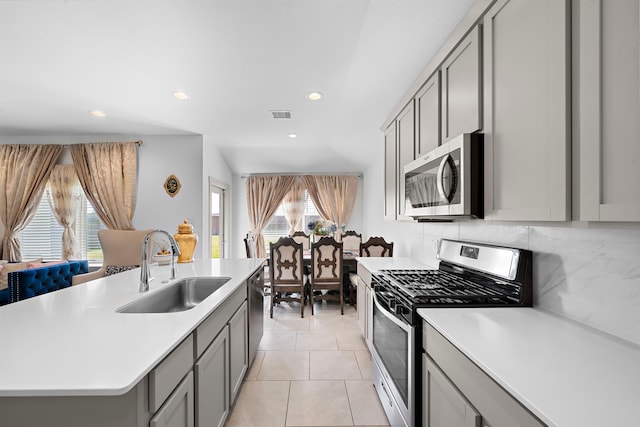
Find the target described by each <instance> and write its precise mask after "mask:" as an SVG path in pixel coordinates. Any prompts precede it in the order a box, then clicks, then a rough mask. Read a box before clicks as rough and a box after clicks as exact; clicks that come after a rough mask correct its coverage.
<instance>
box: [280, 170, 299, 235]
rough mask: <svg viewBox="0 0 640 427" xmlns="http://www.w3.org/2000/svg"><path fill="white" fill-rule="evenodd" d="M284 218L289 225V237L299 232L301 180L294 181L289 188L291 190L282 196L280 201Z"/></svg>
mask: <svg viewBox="0 0 640 427" xmlns="http://www.w3.org/2000/svg"><path fill="white" fill-rule="evenodd" d="M282 205H283V207H284V216H285V218H286V219H287V224H289V236H291V235H292V234H293V233H295V232H296V230H300V229H301V228H300V227H299V225H300V220H301V219H302V217H303V215H304V184H303V183H302V180H300V179H296V181H295V182H294V183H293V185H292V186H291V190H289V192H288V193H287V194H286V195H285V196H284V200H283V201H282Z"/></svg>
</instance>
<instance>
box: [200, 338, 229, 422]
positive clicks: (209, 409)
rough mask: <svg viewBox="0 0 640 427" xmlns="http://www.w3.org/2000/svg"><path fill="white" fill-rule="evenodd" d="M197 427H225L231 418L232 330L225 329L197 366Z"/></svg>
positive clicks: (203, 354)
mask: <svg viewBox="0 0 640 427" xmlns="http://www.w3.org/2000/svg"><path fill="white" fill-rule="evenodd" d="M194 371H195V377H196V381H195V384H196V404H195V414H196V417H195V420H196V426H197V427H205V426H206V427H210V426H211V427H222V426H223V425H224V422H225V421H226V419H227V416H228V415H229V407H230V403H229V328H228V327H227V326H225V327H224V329H222V331H221V332H220V334H219V335H218V336H217V337H216V339H214V340H213V342H212V343H211V345H209V347H208V348H207V349H206V350H205V351H204V353H202V357H200V359H198V361H197V362H196V364H195V365H194Z"/></svg>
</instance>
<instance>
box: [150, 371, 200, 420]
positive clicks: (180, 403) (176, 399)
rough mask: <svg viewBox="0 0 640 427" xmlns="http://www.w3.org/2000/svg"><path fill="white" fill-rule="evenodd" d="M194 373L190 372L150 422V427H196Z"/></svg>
mask: <svg viewBox="0 0 640 427" xmlns="http://www.w3.org/2000/svg"><path fill="white" fill-rule="evenodd" d="M193 407H194V396H193V373H192V372H189V373H188V374H187V376H186V377H185V378H184V379H183V380H182V382H181V383H180V384H179V385H178V387H177V388H176V389H175V390H174V391H173V393H172V394H171V395H170V396H169V398H168V399H167V400H166V401H165V402H164V404H163V405H162V407H161V408H160V409H159V410H158V412H156V414H155V415H154V416H153V418H151V421H149V426H150V427H193V426H194V413H193Z"/></svg>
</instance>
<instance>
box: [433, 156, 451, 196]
mask: <svg viewBox="0 0 640 427" xmlns="http://www.w3.org/2000/svg"><path fill="white" fill-rule="evenodd" d="M449 158H450V156H449V155H448V154H447V155H446V156H443V157H442V160H441V161H440V166H438V174H437V178H436V183H437V187H438V193H440V197H442V199H443V200H446V201H447V202H449V201H450V199H449V195H448V194H447V193H445V191H444V169H445V167H446V166H447V163H448V162H449Z"/></svg>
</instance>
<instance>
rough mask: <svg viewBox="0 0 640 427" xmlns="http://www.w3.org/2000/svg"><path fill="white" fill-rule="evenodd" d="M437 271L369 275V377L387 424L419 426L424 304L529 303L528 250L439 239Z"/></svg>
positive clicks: (529, 264)
mask: <svg viewBox="0 0 640 427" xmlns="http://www.w3.org/2000/svg"><path fill="white" fill-rule="evenodd" d="M437 256H438V259H439V260H440V263H439V266H438V269H437V270H381V271H379V272H378V273H376V274H374V276H373V278H372V284H373V287H374V290H373V294H374V306H373V354H372V356H373V361H374V363H373V380H374V385H375V387H376V391H377V393H378V396H379V397H380V401H381V402H382V405H383V407H384V409H385V412H386V414H387V417H388V418H389V422H390V424H391V425H392V426H402V427H412V426H415V425H419V420H420V417H421V408H420V403H419V402H421V396H422V391H421V390H420V384H421V381H420V378H421V375H422V372H421V364H420V363H419V360H420V352H421V349H422V343H421V339H422V331H421V329H422V326H421V325H422V321H421V319H420V318H419V316H418V314H417V309H418V308H424V307H447V308H455V307H478V308H479V309H481V308H482V307H525V306H531V298H532V254H531V252H530V251H528V250H524V249H515V248H507V247H501V246H494V245H486V244H481V243H472V242H463V241H454V240H447V239H441V240H440V241H439V242H438V253H437Z"/></svg>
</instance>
